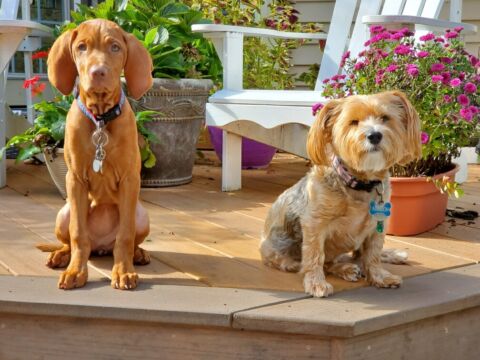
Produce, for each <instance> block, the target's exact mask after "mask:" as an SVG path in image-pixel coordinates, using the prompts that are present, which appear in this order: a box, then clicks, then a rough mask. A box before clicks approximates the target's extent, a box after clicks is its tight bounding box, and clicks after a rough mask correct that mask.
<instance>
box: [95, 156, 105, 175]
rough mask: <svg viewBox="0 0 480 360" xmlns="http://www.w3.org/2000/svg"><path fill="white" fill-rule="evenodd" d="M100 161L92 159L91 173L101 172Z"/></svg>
mask: <svg viewBox="0 0 480 360" xmlns="http://www.w3.org/2000/svg"><path fill="white" fill-rule="evenodd" d="M102 162H103V161H102V160H98V159H94V160H93V171H95V172H96V173H98V172H99V171H102Z"/></svg>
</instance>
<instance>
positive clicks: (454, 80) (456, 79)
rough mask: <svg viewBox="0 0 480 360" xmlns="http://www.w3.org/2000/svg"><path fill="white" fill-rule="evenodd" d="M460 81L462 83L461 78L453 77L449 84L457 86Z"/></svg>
mask: <svg viewBox="0 0 480 360" xmlns="http://www.w3.org/2000/svg"><path fill="white" fill-rule="evenodd" d="M461 83H462V80H460V79H459V78H455V79H452V80H450V86H451V87H457V86H459V85H460V84H461Z"/></svg>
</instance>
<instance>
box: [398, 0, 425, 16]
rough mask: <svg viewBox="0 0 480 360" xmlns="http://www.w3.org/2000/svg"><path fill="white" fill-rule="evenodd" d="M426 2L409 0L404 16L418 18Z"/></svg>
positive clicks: (423, 0)
mask: <svg viewBox="0 0 480 360" xmlns="http://www.w3.org/2000/svg"><path fill="white" fill-rule="evenodd" d="M424 3H425V0H407V1H406V2H405V7H404V8H403V12H402V15H412V16H418V15H420V14H421V13H422V9H423V4H424Z"/></svg>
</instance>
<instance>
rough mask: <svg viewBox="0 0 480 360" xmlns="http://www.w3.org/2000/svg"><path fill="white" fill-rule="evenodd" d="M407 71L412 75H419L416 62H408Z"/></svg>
mask: <svg viewBox="0 0 480 360" xmlns="http://www.w3.org/2000/svg"><path fill="white" fill-rule="evenodd" d="M407 73H408V74H409V75H411V76H417V75H418V67H417V65H415V64H407Z"/></svg>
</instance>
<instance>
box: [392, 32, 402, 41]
mask: <svg viewBox="0 0 480 360" xmlns="http://www.w3.org/2000/svg"><path fill="white" fill-rule="evenodd" d="M404 36H405V35H404V34H403V33H401V32H396V33H395V34H392V35H391V36H390V39H392V40H400V39H401V38H403V37H404Z"/></svg>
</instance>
